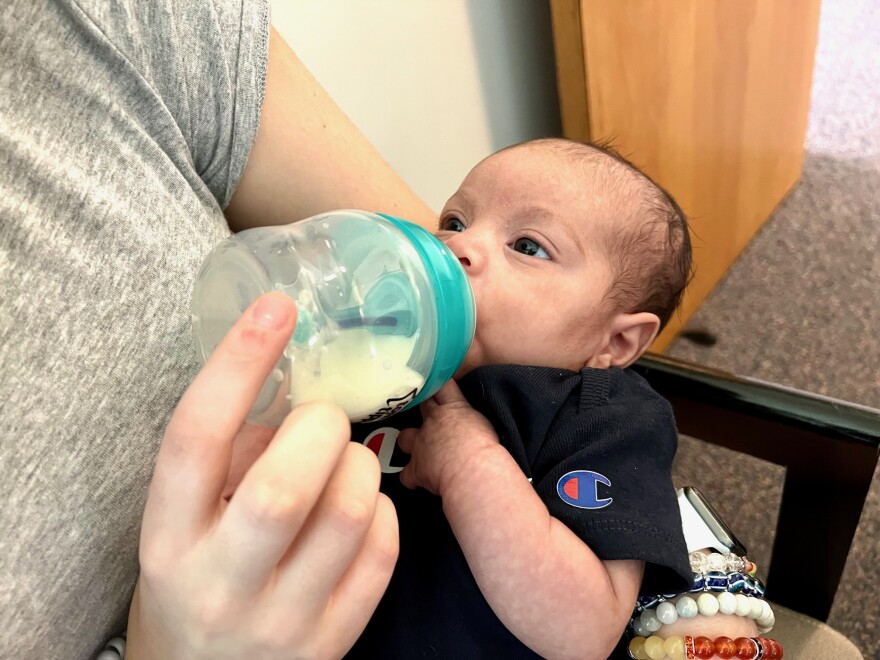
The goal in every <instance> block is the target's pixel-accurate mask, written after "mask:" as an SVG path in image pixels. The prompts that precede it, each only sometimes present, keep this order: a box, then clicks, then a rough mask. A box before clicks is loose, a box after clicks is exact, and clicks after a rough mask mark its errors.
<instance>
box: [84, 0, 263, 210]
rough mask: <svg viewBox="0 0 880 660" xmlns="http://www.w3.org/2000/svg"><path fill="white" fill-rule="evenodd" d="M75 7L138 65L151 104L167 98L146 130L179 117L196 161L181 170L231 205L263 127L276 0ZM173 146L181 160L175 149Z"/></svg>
mask: <svg viewBox="0 0 880 660" xmlns="http://www.w3.org/2000/svg"><path fill="white" fill-rule="evenodd" d="M71 11H72V12H73V13H74V14H75V16H76V18H77V19H78V20H79V21H81V22H82V24H83V25H84V27H86V29H89V30H93V31H95V32H96V33H97V34H96V37H95V42H96V43H104V44H106V48H107V49H108V51H111V53H110V54H109V57H108V58H107V59H108V60H114V59H115V60H121V61H122V62H124V65H125V66H127V67H130V68H132V69H134V70H135V71H136V73H137V80H138V83H139V85H140V87H141V89H140V90H139V92H138V94H137V95H136V96H139V97H140V98H141V99H143V102H144V104H145V105H146V104H148V103H149V104H152V102H153V101H154V100H155V99H157V98H158V99H159V100H160V105H159V107H151V111H150V113H149V115H150V116H149V117H148V118H147V117H145V130H154V127H162V126H166V127H167V126H173V129H174V130H175V131H177V132H179V134H180V137H181V138H182V140H183V141H184V142H185V144H186V145H187V147H188V149H187V151H188V153H186V154H185V155H184V156H183V160H185V161H188V162H184V163H180V164H179V167H178V169H179V170H181V172H182V173H184V174H185V173H186V171H187V170H194V171H195V172H196V173H197V175H198V177H199V178H200V179H201V181H202V182H203V183H204V185H205V186H207V188H208V189H209V190H210V192H211V194H212V195H213V197H214V198H215V199H216V200H217V203H218V204H219V205H220V207H221V208H225V207H226V206H227V205H228V204H229V200H230V199H231V198H232V194H233V192H234V191H235V188H236V186H237V184H238V181H239V179H240V178H241V174H242V172H243V170H244V166H245V164H246V163H247V158H248V154H249V153H250V150H251V147H252V146H253V141H254V138H255V136H256V132H257V128H258V126H259V113H260V108H261V106H262V101H263V97H264V94H265V83H266V67H267V60H268V43H269V7H268V0H205V1H201V2H172V1H171V0H165V1H156V2H153V1H151V2H139V1H137V0H127V1H121V2H105V1H102V0H76V1H74V2H72V3H71ZM135 102H137V101H135ZM140 114H141V115H142V116H143V115H145V114H146V113H140ZM165 144H167V140H165ZM165 151H166V153H167V154H168V156H169V157H170V158H171V159H172V160H174V159H175V157H176V154H175V153H173V150H172V149H167V148H165Z"/></svg>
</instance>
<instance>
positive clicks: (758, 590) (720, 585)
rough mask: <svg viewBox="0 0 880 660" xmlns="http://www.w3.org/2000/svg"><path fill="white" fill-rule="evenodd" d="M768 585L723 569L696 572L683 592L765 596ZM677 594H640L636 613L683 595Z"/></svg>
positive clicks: (756, 579)
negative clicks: (692, 581) (686, 589)
mask: <svg viewBox="0 0 880 660" xmlns="http://www.w3.org/2000/svg"><path fill="white" fill-rule="evenodd" d="M765 589H766V587H765V586H764V583H763V582H761V580H760V579H758V578H756V577H752V576H751V575H746V574H745V573H740V572H738V571H736V572H733V573H722V572H721V571H709V572H708V573H694V584H693V586H692V587H691V588H690V590H688V591H684V592H682V593H692V594H693V593H699V592H702V591H714V592H721V591H729V592H730V593H733V594H740V593H741V594H743V595H745V596H757V597H758V598H763V597H764V591H765ZM682 593H677V594H657V595H655V596H640V597H639V598H638V599H637V600H636V607H635V611H634V612H635V613H636V614H638V613H641V612H642V610H645V609H649V608H652V607H656V606H657V605H658V604H660V603H662V602H664V601H667V600H671V599H672V598H676V597H678V596H681V595H682Z"/></svg>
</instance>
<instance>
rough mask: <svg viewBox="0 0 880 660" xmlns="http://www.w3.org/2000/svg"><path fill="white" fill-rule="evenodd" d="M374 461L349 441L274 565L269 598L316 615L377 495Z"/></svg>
mask: <svg viewBox="0 0 880 660" xmlns="http://www.w3.org/2000/svg"><path fill="white" fill-rule="evenodd" d="M380 476H381V472H380V470H379V462H378V461H377V460H376V455H375V454H374V453H373V452H372V451H371V450H370V449H368V448H367V447H365V446H364V445H362V444H360V443H354V442H350V443H349V444H348V446H347V447H346V449H345V451H344V453H343V454H342V457H341V458H340V460H339V464H338V465H337V467H336V470H335V471H334V472H333V475H332V476H331V477H330V480H329V481H328V482H327V487H326V488H325V489H324V492H323V493H322V495H321V498H320V499H319V500H318V503H317V504H316V505H315V508H314V509H313V510H312V512H311V515H310V516H309V519H308V520H307V521H306V523H305V525H304V526H303V528H302V530H301V532H300V533H299V535H298V536H297V539H296V542H295V543H294V544H293V546H292V547H291V549H290V550H289V551H288V552H287V554H286V555H285V557H284V559H282V560H281V563H280V564H279V570H278V572H277V578H276V583H275V584H276V588H275V597H276V598H277V599H278V600H279V601H280V602H281V603H297V606H298V607H299V608H300V610H301V611H303V612H304V613H305V614H306V615H308V616H311V615H316V616H319V615H320V614H321V613H322V612H323V611H324V610H325V609H326V607H327V603H328V601H329V600H330V598H331V596H332V594H333V590H334V589H335V588H336V585H337V583H338V582H339V580H340V579H341V578H342V576H343V575H344V574H345V572H346V571H347V569H348V567H349V566H350V565H351V563H352V561H353V560H354V558H355V557H356V556H357V554H358V553H359V552H360V551H361V547H362V546H363V544H364V541H365V539H366V536H367V533H368V530H369V529H370V527H371V525H372V524H373V518H374V516H375V513H376V501H377V500H378V497H379V478H380Z"/></svg>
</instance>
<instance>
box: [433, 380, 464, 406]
mask: <svg viewBox="0 0 880 660" xmlns="http://www.w3.org/2000/svg"><path fill="white" fill-rule="evenodd" d="M433 398H434V400H435V401H436V402H437V403H439V404H440V405H441V406H442V405H445V404H447V403H458V402H460V403H467V399H465V398H464V394H462V393H461V390H460V389H459V388H458V383H456V382H455V381H454V380H451V379H450V380H449V381H447V382H446V384H445V385H444V386H443V387H441V388H440V391H439V392H437V394H435V395H434V397H433Z"/></svg>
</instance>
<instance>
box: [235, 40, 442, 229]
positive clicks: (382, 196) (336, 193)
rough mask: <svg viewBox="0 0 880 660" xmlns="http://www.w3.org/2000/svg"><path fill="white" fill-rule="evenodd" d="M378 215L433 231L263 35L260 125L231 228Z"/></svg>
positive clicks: (292, 57) (362, 142) (411, 199)
mask: <svg viewBox="0 0 880 660" xmlns="http://www.w3.org/2000/svg"><path fill="white" fill-rule="evenodd" d="M345 208H353V209H363V210H365V211H375V212H384V213H390V214H392V215H396V216H399V217H402V218H405V219H407V220H411V221H412V222H416V223H418V224H420V225H422V226H423V227H425V228H426V229H428V230H429V231H431V232H433V231H435V230H436V229H437V216H436V214H435V213H434V212H433V211H431V209H429V208H428V207H427V205H425V203H424V202H423V201H422V200H421V199H419V198H418V197H417V196H416V194H415V193H414V192H413V191H412V190H410V188H409V187H408V186H407V185H406V184H405V183H404V182H403V180H402V179H401V178H400V177H399V176H397V175H396V174H395V173H394V171H393V170H392V169H391V166H390V165H388V163H387V162H385V160H384V159H383V158H382V156H381V155H380V154H379V152H378V151H376V149H375V147H373V146H372V145H371V144H370V143H369V142H368V141H367V139H366V138H365V137H364V136H363V135H362V134H361V132H360V131H359V130H358V129H357V127H356V126H355V125H354V124H353V123H352V122H351V120H349V118H348V117H347V116H346V115H345V113H343V112H342V110H341V109H340V108H339V106H337V105H336V103H334V101H333V99H331V98H330V96H329V95H328V94H327V92H325V91H324V89H323V88H322V87H321V86H320V85H319V84H318V82H317V81H316V80H315V78H314V77H312V75H311V73H309V71H308V70H307V69H306V68H305V66H304V65H303V63H302V62H300V60H299V58H298V57H297V56H296V54H295V53H294V52H293V51H292V50H291V49H290V47H289V46H288V45H287V44H286V43H285V42H284V40H283V38H282V37H281V35H279V34H278V32H277V31H276V30H274V29H273V30H272V32H271V34H270V36H269V66H268V73H267V77H266V92H265V98H264V101H263V106H262V110H261V112H260V127H259V130H258V131H257V136H256V140H255V142H254V146H253V149H252V150H251V154H250V157H249V159H248V163H247V165H246V166H245V170H244V173H243V175H242V178H241V181H240V182H239V185H238V187H237V189H236V191H235V194H234V195H233V197H232V201H231V202H230V204H229V206H228V207H227V208H226V211H225V213H226V218H227V220H228V222H229V226H230V227H231V228H232V229H233V231H241V230H242V229H248V228H250V227H257V226H263V225H279V224H287V223H290V222H294V221H295V220H301V219H303V218H307V217H309V216H312V215H315V214H316V213H321V212H324V211H330V210H334V209H345Z"/></svg>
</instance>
